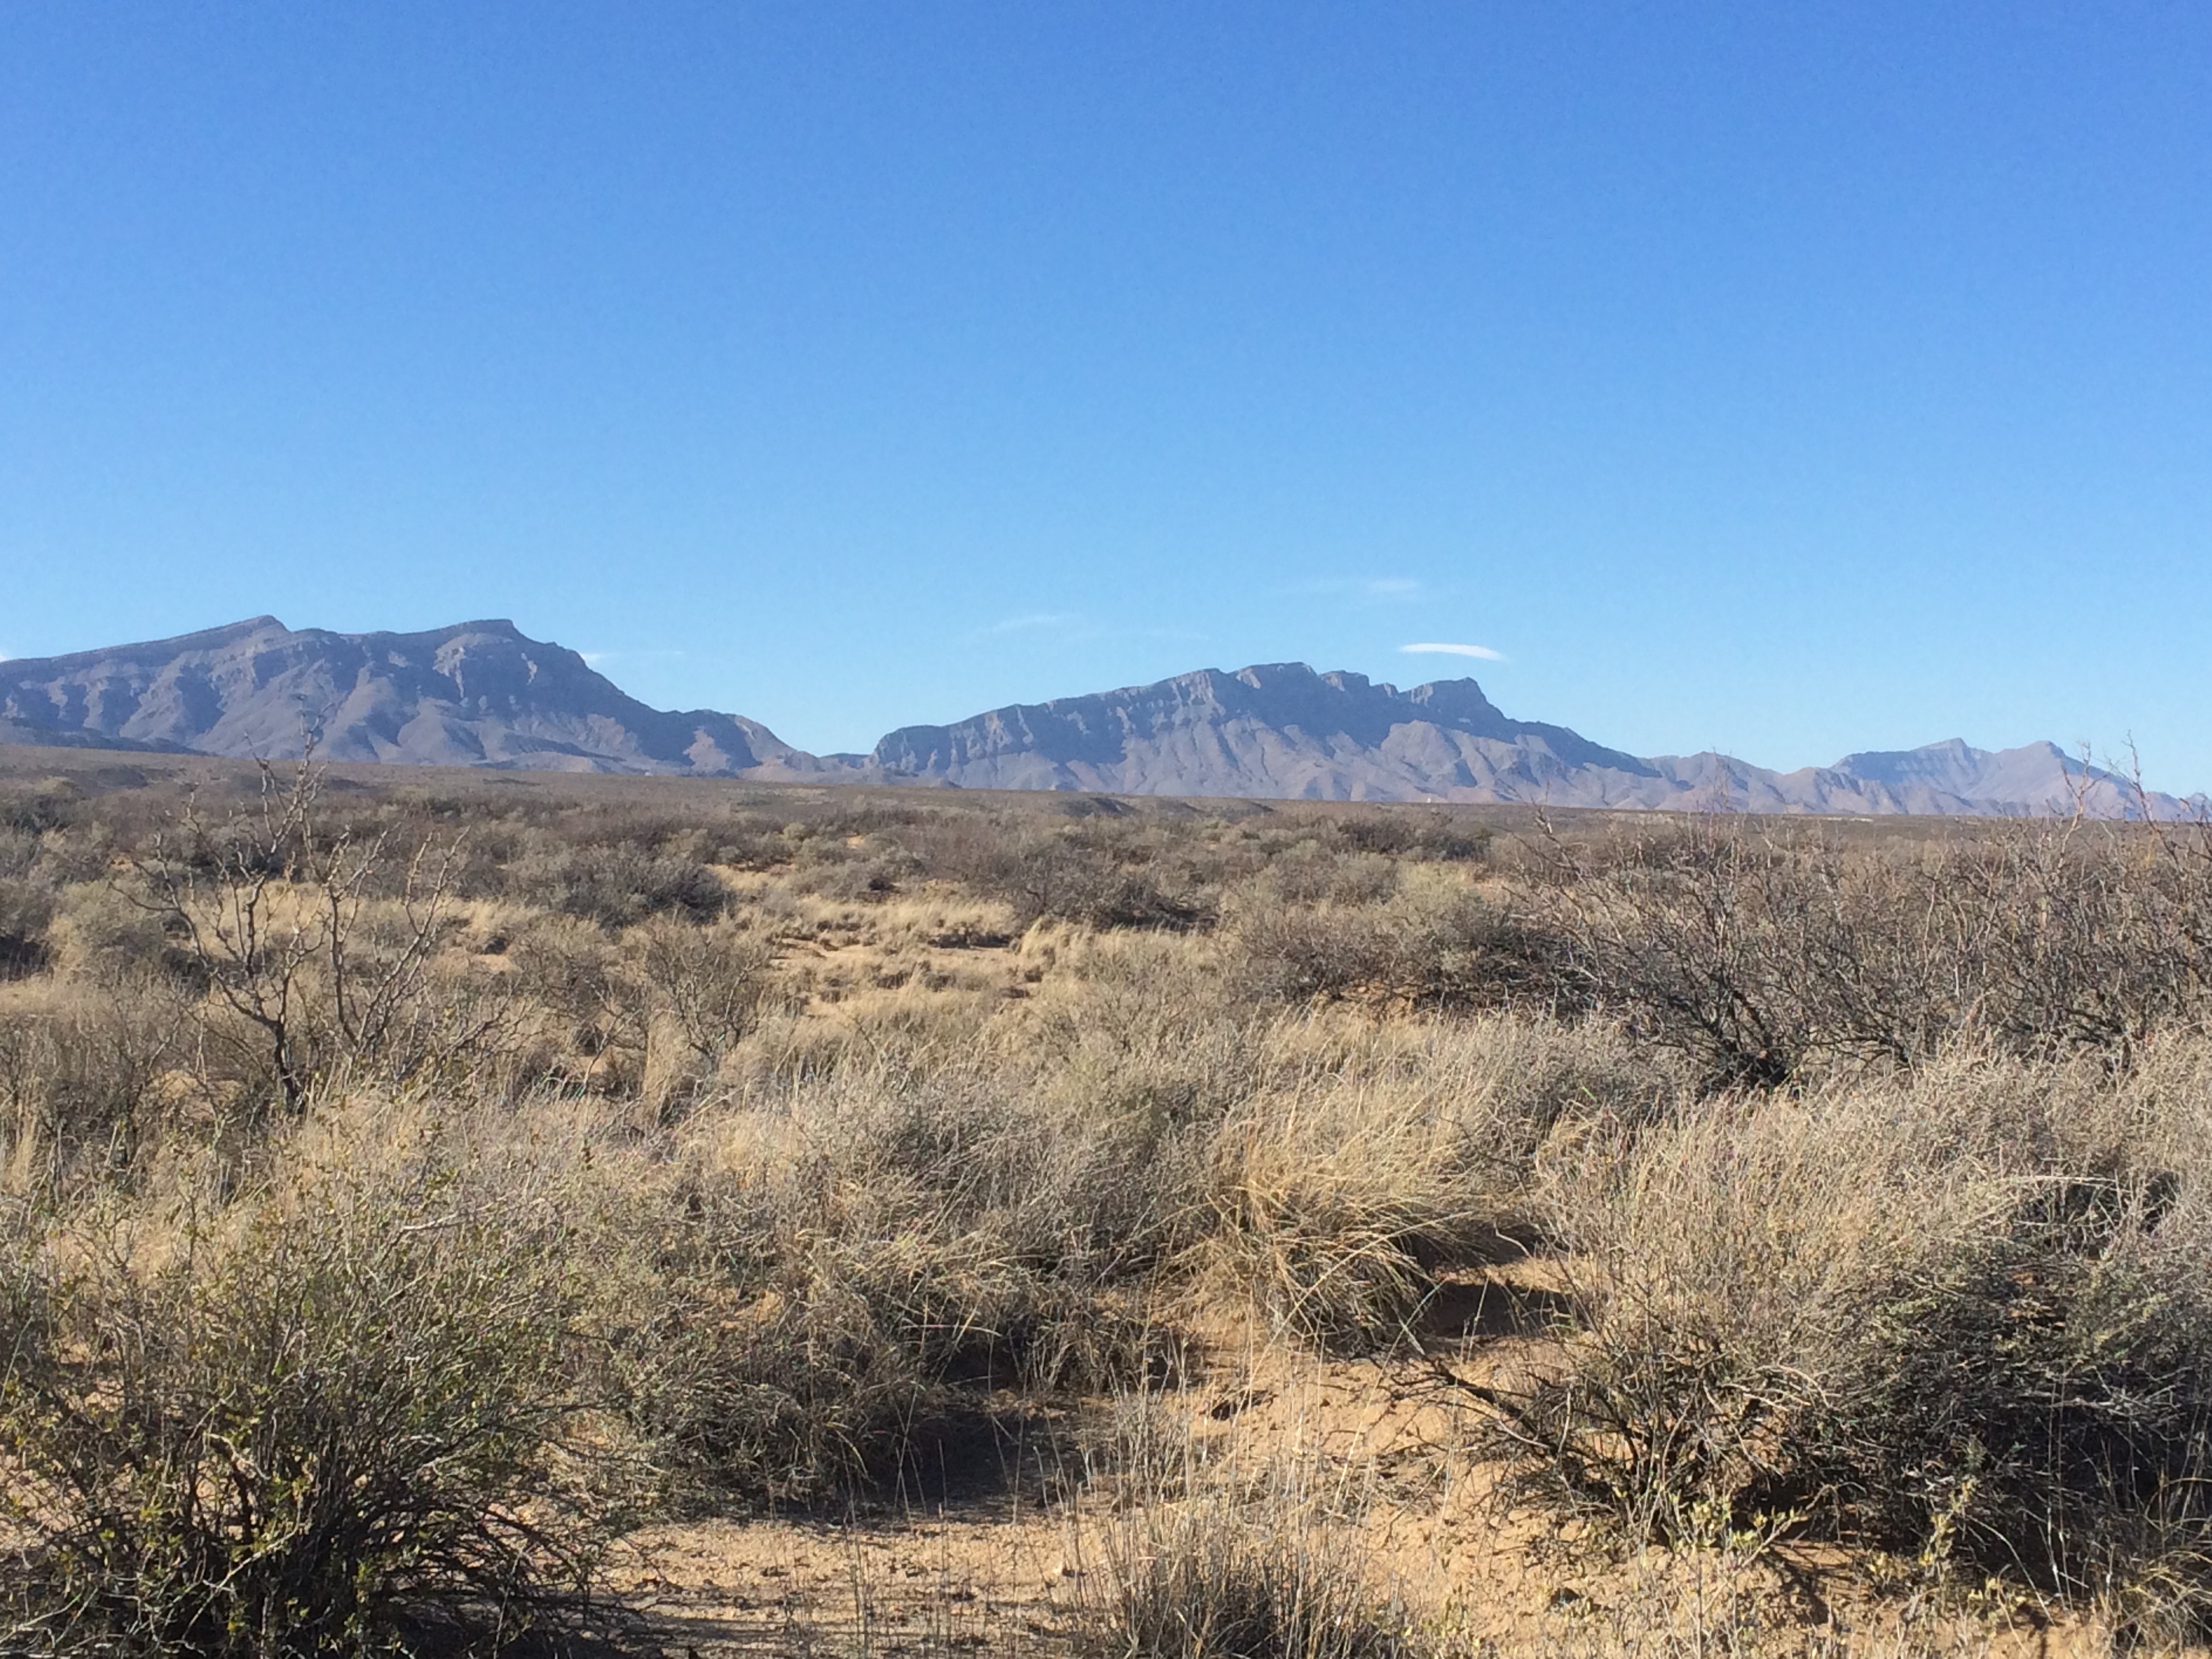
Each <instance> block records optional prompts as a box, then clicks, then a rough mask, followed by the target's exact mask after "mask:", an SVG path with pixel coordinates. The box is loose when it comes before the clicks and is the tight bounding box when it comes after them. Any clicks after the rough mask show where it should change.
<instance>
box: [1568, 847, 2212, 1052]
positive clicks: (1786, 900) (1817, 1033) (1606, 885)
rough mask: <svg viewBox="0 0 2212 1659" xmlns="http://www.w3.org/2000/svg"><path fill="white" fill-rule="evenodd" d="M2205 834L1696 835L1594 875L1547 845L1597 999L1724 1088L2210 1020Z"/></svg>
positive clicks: (2131, 1038) (2114, 1045)
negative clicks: (1829, 838) (1919, 841)
mask: <svg viewBox="0 0 2212 1659" xmlns="http://www.w3.org/2000/svg"><path fill="white" fill-rule="evenodd" d="M2206 834H2207V832H2206V831H2205V830H2203V829H2202V828H2193V827H2185V828H2174V827H2170V826H2169V827H2155V828H2154V827H2145V826H2136V825H2125V824H2117V823H2091V822H2088V821H2083V820H2076V821H2073V822H2068V823H2057V824H2052V823H2025V824H2007V825H2002V826H1991V827H1990V829H1987V830H1986V831H1985V832H1984V833H1982V834H1979V835H1978V836H1973V837H1972V838H1966V839H1961V840H1959V841H1956V842H1942V843H1936V844H1932V845H1929V846H1928V847H1926V848H1923V849H1920V850H1919V852H1918V853H1917V856H1916V855H1914V854H1912V853H1911V851H1910V850H1909V849H1899V848H1876V849H1858V850H1851V849H1846V848H1842V847H1839V846H1837V845H1834V844H1832V843H1830V842H1826V841H1825V840H1823V839H1821V838H1820V836H1819V835H1818V833H1817V832H1813V831H1796V832H1792V833H1790V834H1787V835H1784V834H1782V833H1779V832H1777V831H1774V830H1771V829H1761V828H1758V827H1753V826H1747V825H1746V824H1744V823H1741V821H1738V820H1731V819H1725V818H1708V819H1699V820H1694V821H1692V822H1691V823H1687V824H1686V825H1682V826H1677V827H1670V828H1666V829H1660V830H1657V831H1654V832H1650V833H1647V834H1644V835H1639V836H1633V837H1628V838H1626V839H1625V840H1623V841H1621V842H1616V843H1615V844H1613V846H1611V847H1609V848H1602V849H1601V855H1599V856H1596V857H1592V856H1589V855H1588V854H1584V853H1583V852H1580V851H1576V850H1570V849H1568V848H1566V847H1565V845H1564V844H1563V843H1560V842H1556V841H1555V842H1553V847H1554V849H1555V851H1556V853H1557V854H1558V855H1559V866H1560V867H1559V871H1558V872H1556V873H1557V874H1559V876H1560V877H1561V878H1562V879H1561V881H1560V884H1559V887H1558V888H1557V890H1556V900H1555V902H1554V905H1553V911H1552V914H1553V917H1554V918H1555V925H1556V926H1557V927H1558V929H1559V932H1560V933H1561V934H1563V935H1564V936H1565V939H1566V940H1567V941H1568V944H1569V946H1570V951H1571V974H1572V975H1573V976H1574V977H1575V978H1577V980H1579V981H1580V983H1581V985H1582V987H1583V991H1584V993H1585V994H1586V995H1587V996H1588V997H1589V999H1590V1000H1593V1001H1595V1002H1596V1003H1597V1004H1599V1005H1601V1006H1609V1007H1613V1008H1616V1009H1619V1010H1620V1011H1622V1012H1625V1013H1626V1015H1627V1017H1628V1018H1629V1019H1630V1020H1631V1022H1632V1024H1633V1025H1634V1027H1635V1028H1636V1029H1637V1030H1638V1032H1639V1033H1640V1034H1641V1035H1642V1036H1644V1037H1646V1038H1647V1039H1649V1040H1650V1041H1651V1042H1654V1043H1656V1044H1658V1045H1660V1046H1662V1047H1666V1048H1674V1049H1676V1050H1679V1051H1680V1052H1682V1053H1684V1054H1688V1055H1690V1056H1692V1059H1693V1060H1695V1061H1696V1062H1697V1063H1698V1064H1699V1066H1701V1067H1702V1069H1703V1070H1704V1072H1705V1078H1706V1083H1707V1086H1708V1088H1709V1089H1711V1090H1713V1091H1721V1090H1726V1089H1731V1088H1736V1087H1742V1086H1754V1087H1772V1086H1776V1085H1781V1084H1784V1083H1788V1082H1790V1081H1791V1080H1793V1079H1798V1078H1800V1077H1801V1076H1802V1075H1804V1074H1805V1073H1807V1070H1808V1067H1817V1066H1820V1065H1822V1064H1826V1063H1832V1062H1834V1061H1838V1060H1841V1061H1845V1062H1851V1063H1856V1064H1862V1065H1863V1064H1869V1063H1872V1064H1879V1065H1890V1066H1905V1067H1911V1066H1919V1065H1923V1064H1924V1063H1926V1062H1927V1061H1929V1060H1930V1059H1932V1058H1934V1057H1935V1056H1936V1055H1937V1054H1941V1053H1942V1052H1943V1051H1944V1050H1945V1049H1946V1048H1948V1047H1949V1046H1950V1045H1952V1044H1954V1043H1955V1042H1960V1041H1964V1040H1981V1041H1987V1042H1994V1043H1996V1045H1998V1046H1999V1047H2001V1048H2002V1049H2004V1050H2005V1051H2007V1052H2009V1053H2014V1054H2028V1055H2056V1054H2064V1053H2068V1052H2072V1051H2075V1050H2079V1049H2082V1048H2094V1049H2098V1050H2101V1051H2103V1052H2106V1053H2108V1054H2113V1055H2115V1056H2117V1057H2119V1058H2122V1059H2124V1058H2125V1056H2126V1055H2127V1054H2128V1053H2130V1051H2131V1050H2132V1049H2133V1048H2136V1046H2139V1045H2140V1044H2141V1043H2142V1042H2144V1041H2145V1040H2146V1039H2147V1038H2148V1036H2151V1034H2152V1033H2154V1031H2156V1030H2160V1028H2161V1027H2163V1026H2166V1025H2168V1024H2174V1023H2176V1022H2184V1021H2194V1020H2197V1019H2199V1018H2201V1017H2202V1014H2203V1011H2204V1009H2205V1007H2206V1006H2207V1004H2206V991H2207V988H2208V985H2212V978H2208V970H2209V969H2212V841H2208V840H2207V838H2206Z"/></svg>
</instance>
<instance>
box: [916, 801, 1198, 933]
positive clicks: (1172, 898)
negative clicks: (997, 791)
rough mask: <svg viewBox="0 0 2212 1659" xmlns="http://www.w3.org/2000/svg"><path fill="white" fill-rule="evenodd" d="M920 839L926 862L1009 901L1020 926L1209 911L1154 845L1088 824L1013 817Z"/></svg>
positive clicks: (983, 893) (1156, 919)
mask: <svg viewBox="0 0 2212 1659" xmlns="http://www.w3.org/2000/svg"><path fill="white" fill-rule="evenodd" d="M921 846H922V847H923V848H925V849H926V851H925V852H924V853H923V854H922V856H923V857H924V858H925V860H926V863H927V866H928V867H932V868H934V869H938V870H941V871H943V872H945V874H946V875H948V876H950V877H951V878H952V879H954V880H957V881H958V882H960V883H961V884H963V885H964V886H965V887H967V888H968V889H969V890H970V891H972V892H974V893H975V895H976V896H978V897H980V898H985V899H995V900H1000V901H1002V902H1005V903H1006V904H1008V905H1010V906H1011V907H1012V909H1013V912H1014V917H1015V921H1016V924H1017V926H1018V927H1029V926H1030V924H1031V923H1033V922H1036V921H1067V922H1075V923H1078V924H1079V925H1081V926H1084V927H1133V928H1160V929H1167V930H1170V931H1174V930H1182V929H1188V928H1192V927H1199V926H1201V925H1203V924H1204V923H1205V922H1206V921H1207V920H1209V919H1210V915H1211V906H1210V904H1209V902H1207V899H1206V896H1205V895H1204V894H1203V893H1202V892H1200V891H1199V890H1196V888H1195V887H1194V884H1192V883H1191V882H1189V881H1188V880H1187V879H1183V878H1178V875H1177V873H1176V872H1174V871H1171V870H1169V869H1166V868H1164V867H1162V866H1160V865H1159V864H1158V862H1157V861H1156V854H1157V850H1158V849H1157V848H1154V847H1152V845H1150V844H1148V843H1144V842H1134V841H1131V840H1128V839H1126V838H1114V837H1109V836H1103V835H1100V834H1085V826H1084V825H1082V824H1074V825H1066V826H1062V827H1058V828H1046V827H1041V826H1038V825H1035V824H1030V823H1020V824H1008V825H1000V826H998V827H997V828H996V829H995V831H994V832H986V831H984V830H982V829H979V828H978V827H976V826H974V825H967V824H963V825H960V826H957V827H956V828H955V829H951V831H949V832H947V833H944V834H941V835H939V836H936V837H933V838H925V839H923V840H922V841H921Z"/></svg>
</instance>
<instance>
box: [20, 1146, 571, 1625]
mask: <svg viewBox="0 0 2212 1659" xmlns="http://www.w3.org/2000/svg"><path fill="white" fill-rule="evenodd" d="M522 1219H523V1218H522V1217H521V1216H520V1215H518V1214H516V1213H513V1212H501V1213H489V1212H486V1211H485V1210H483V1208H482V1207H480V1206H477V1204H475V1203H474V1202H472V1201H471V1196H470V1195H468V1194H465V1193H463V1192H460V1191H459V1190H458V1189H455V1188H451V1187H450V1186H448V1185H447V1184H445V1183H442V1182H440V1181H438V1180H435V1179H427V1180H420V1181H417V1182H413V1183H400V1184H397V1185H392V1184H385V1183H380V1182H374V1181H371V1182H356V1181H354V1180H352V1179H350V1178H346V1177H336V1176H333V1177H327V1178H322V1179H317V1180H311V1181H308V1182H304V1183H301V1184H300V1185H297V1186H295V1187H291V1188H289V1189H286V1190H283V1191H275V1192H271V1193H270V1194H268V1195H267V1196H266V1197H264V1198H261V1199H258V1200H253V1201H250V1202H243V1203H237V1204H234V1205H232V1206H228V1207H227V1208H226V1209H225V1210H224V1211H223V1212H221V1213H220V1214H219V1215H218V1216H216V1217H215V1218H213V1220H212V1223H211V1225H210V1226H209V1227H208V1228H207V1229H206V1230H202V1229H201V1228H199V1227H197V1226H196V1225H193V1224H191V1223H189V1222H188V1223H186V1224H185V1227H184V1231H182V1232H181V1233H180V1234H179V1235H178V1236H176V1237H172V1238H169V1239H167V1240H164V1241H161V1242H159V1243H157V1242H155V1241H154V1240H152V1239H149V1238H147V1237H143V1236H137V1235H136V1231H135V1230H133V1229H131V1228H128V1227H125V1228H123V1229H121V1230H119V1231H113V1232H95V1231H92V1230H91V1229H90V1227H89V1226H85V1227H80V1228H76V1229H65V1228H40V1227H38V1226H36V1225H31V1224H28V1223H22V1222H19V1223H18V1224H17V1225H16V1226H15V1231H13V1233H12V1235H11V1237H9V1241H8V1243H9V1253H8V1260H7V1261H6V1263H5V1267H4V1272H5V1277H6V1301H5V1304H4V1306H0V1317H4V1319H5V1321H6V1326H5V1329H4V1332H0V1347H4V1351H5V1352H6V1354H7V1356H8V1358H7V1364H6V1370H5V1373H4V1376H0V1460H4V1462H5V1464H6V1466H7V1468H9V1472H10V1478H9V1481H8V1482H7V1484H6V1487H5V1493H4V1497H0V1515H4V1517H5V1522H6V1524H7V1526H8V1527H9V1530H10V1532H11V1534H13V1535H14V1537H15V1538H16V1539H17V1540H19V1541H21V1547H20V1548H19V1550H18V1551H17V1552H16V1553H15V1554H14V1557H13V1559H12V1560H11V1561H10V1562H9V1565H8V1566H7V1567H6V1569H5V1576H6V1580H7V1582H6V1583H5V1586H4V1593H5V1596H6V1601H5V1603H4V1605H5V1607H6V1608H7V1613H5V1615H0V1616H6V1617H9V1619H10V1620H12V1623H11V1625H10V1626H9V1629H8V1630H7V1632H6V1633H5V1636H4V1641H5V1644H6V1645H7V1646H8V1647H9V1650H12V1651H25V1650H29V1651H52V1652H55V1653H70V1652H76V1651H84V1652H114V1651H125V1652H137V1651H146V1652H180V1653H189V1654H192V1655H204V1656H214V1655H239V1656H246V1655H270V1654H283V1655H315V1654H342V1653H356V1652H363V1651H368V1650H379V1649H381V1648H383V1647H385V1646H386V1644H390V1643H392V1642H393V1641H396V1640H398V1639H400V1638H403V1637H404V1635H405V1634H406V1632H409V1631H410V1630H413V1629H416V1628H418V1627H421V1626H425V1625H426V1624H428V1625H443V1626H447V1627H449V1628H452V1629H453V1630H456V1631H459V1632H473V1633H476V1634H478V1635H481V1636H483V1637H484V1638H487V1639H490V1640H493V1641H495V1642H496V1641H497V1640H498V1639H500V1638H502V1637H505V1636H511V1635H513V1634H515V1633H518V1632H520V1631H521V1630H522V1629H525V1628H527V1627H528V1626H529V1625H530V1623H531V1622H532V1620H534V1619H537V1618H539V1617H541V1616H543V1615H544V1614H547V1613H553V1612H557V1611H559V1610H560V1609H561V1608H562V1606H563V1604H564V1602H566V1601H568V1599H569V1598H570V1597H572V1596H573V1595H574V1594H575V1593H576V1592H577V1591H578V1590H579V1589H580V1588H581V1586H582V1585H583V1583H585V1581H586V1574H587V1570H588V1567H589V1565H590V1562H591V1559H592V1552H593V1550H594V1548H595V1547H596V1544H597V1541H598V1540H599V1536H600V1535H601V1528H600V1526H599V1523H598V1522H597V1520H596V1519H595V1517H594V1515H593V1512H592V1508H591V1506H590V1505H589V1504H588V1503H586V1501H584V1499H583V1498H582V1497H581V1495H580V1492H579V1490H578V1487H577V1484H576V1480H575V1470H574V1467H573V1463H574V1458H573V1456H572V1455H571V1454H572V1453H573V1452H574V1450H575V1449H577V1445H578V1444H579V1443H577V1442H576V1440H575V1437H574V1428H575V1419H576V1414H577V1413H578V1410H579V1405H580V1402H579V1401H578V1399H577V1397H576V1395H575V1394H574V1390H573V1389H572V1388H571V1386H570V1384H569V1382H568V1378H567V1376H566V1366H567V1356H566V1355H565V1353H564V1346H565V1344H564V1336H565V1334H566V1333H567V1332H568V1329H569V1328H570V1327H571V1324H572V1321H571V1317H570V1309H571V1304H572V1303H573V1301H574V1294H575V1287H574V1285H573V1284H572V1283H570V1282H569V1281H568V1278H567V1275H566V1273H565V1272H564V1264H563V1263H562V1261H561V1260H560V1257H559V1255H558V1253H557V1251H554V1252H549V1251H548V1250H547V1249H546V1246H547V1244H548V1242H549V1241H548V1239H547V1238H546V1237H545V1236H544V1233H543V1232H542V1231H538V1230H532V1229H528V1228H526V1227H520V1226H518V1223H520V1222H521V1221H522Z"/></svg>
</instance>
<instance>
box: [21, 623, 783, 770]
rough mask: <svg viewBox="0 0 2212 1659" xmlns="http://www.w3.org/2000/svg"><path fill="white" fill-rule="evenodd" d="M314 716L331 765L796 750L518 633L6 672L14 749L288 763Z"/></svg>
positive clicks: (627, 765) (325, 636)
mask: <svg viewBox="0 0 2212 1659" xmlns="http://www.w3.org/2000/svg"><path fill="white" fill-rule="evenodd" d="M303 719H304V720H309V721H312V722H313V723H314V724H315V725H317V726H319V728H320V730H321V732H322V739H321V744H322V753H323V754H324V755H325V756H326V757H329V758H330V759H332V760H345V761H398V762H404V763H416V764H421V765H435V766H503V767H524V768H530V769H540V770H557V771H595V772H704V773H738V772H751V771H755V770H757V769H763V768H767V769H769V770H770V771H774V770H775V769H779V768H780V766H781V763H783V762H785V761H786V760H787V758H788V757H793V755H795V753H796V751H795V750H793V749H792V747H791V746H790V745H789V744H786V743H784V742H782V741H781V740H780V739H779V738H777V737H776V736H775V733H774V732H770V731H769V729H768V728H767V727H766V726H762V725H759V724H758V723H757V722H755V721H752V720H744V719H743V718H741V717H739V716H737V715H732V714H713V713H709V712H706V711H698V712H694V713H690V714H664V713H662V712H661V711H660V710H659V709H654V708H647V707H646V706H645V705H644V704H643V703H641V702H638V701H637V700H636V699H635V698H634V697H631V696H627V695H625V694H624V693H623V691H621V690H618V689H617V687H616V686H615V684H613V683H612V682H611V681H610V680H609V679H607V678H606V677H605V675H603V674H599V673H598V672H596V671H593V670H592V667H591V665H589V664H587V663H586V662H585V660H584V659H582V658H581V657H580V656H578V655H577V654H576V653H574V652H573V651H569V650H565V649H563V648H562V647H560V646H557V645H543V644H540V643H538V641H535V640H531V639H526V638H525V637H524V636H523V635H521V634H520V632H518V631H517V630H516V629H515V627H514V624H513V623H507V622H474V623H460V624H459V625H458V626H456V627H453V628H440V629H432V630H431V631H430V632H428V633H426V634H331V633H325V631H324V630H322V629H318V628H309V629H299V630H296V631H295V630H294V629H289V628H287V627H285V626H284V624H283V623H280V622H278V621H277V620H276V618H275V617H255V618H254V619H253V620H252V621H251V622H242V623H234V624H232V625H231V626H230V627H228V628H216V629H209V630H208V631H207V632H205V633H204V634H187V635H184V636H183V637H181V638H179V639H173V640H157V641H152V642H151V643H149V644H144V645H125V646H118V647H113V648H112V649H110V650H105V651H84V652H79V653H76V654H74V655H71V656H66V657H48V658H43V659H31V658H25V659H18V660H14V661H9V662H0V740H12V741H15V742H27V743H43V744H72V745H82V744H88V743H92V744H103V745H110V746H114V747H118V748H151V749H167V750H192V751H196V752H197V753H201V754H210V755H234V756H250V755H260V756H265V757H283V756H292V755H297V754H298V753H299V752H300V745H301V731H302V720H303ZM802 758H803V760H810V761H811V757H802Z"/></svg>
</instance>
